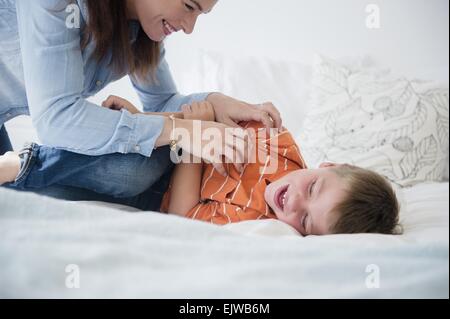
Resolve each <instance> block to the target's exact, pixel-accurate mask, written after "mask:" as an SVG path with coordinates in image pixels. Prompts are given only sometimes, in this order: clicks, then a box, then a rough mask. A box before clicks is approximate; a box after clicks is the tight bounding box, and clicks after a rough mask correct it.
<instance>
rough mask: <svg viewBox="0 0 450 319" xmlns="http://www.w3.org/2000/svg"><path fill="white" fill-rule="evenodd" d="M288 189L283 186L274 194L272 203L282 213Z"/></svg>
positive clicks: (286, 186) (287, 186)
mask: <svg viewBox="0 0 450 319" xmlns="http://www.w3.org/2000/svg"><path fill="white" fill-rule="evenodd" d="M288 189H289V185H285V186H282V187H280V188H279V189H278V190H277V191H276V192H275V196H274V200H273V201H274V203H275V205H277V207H278V208H279V209H280V210H281V211H284V205H285V204H286V198H287V196H286V194H287V191H288Z"/></svg>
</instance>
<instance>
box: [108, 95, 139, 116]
mask: <svg viewBox="0 0 450 319" xmlns="http://www.w3.org/2000/svg"><path fill="white" fill-rule="evenodd" d="M102 106H103V107H106V108H108V109H111V110H116V111H120V110H122V109H125V110H127V111H128V112H130V113H131V114H138V113H142V112H141V111H139V110H138V109H137V108H136V107H135V106H134V105H133V104H131V103H130V102H129V101H128V100H125V99H123V98H121V97H118V96H115V95H110V96H109V97H108V98H107V99H106V100H105V101H103V103H102Z"/></svg>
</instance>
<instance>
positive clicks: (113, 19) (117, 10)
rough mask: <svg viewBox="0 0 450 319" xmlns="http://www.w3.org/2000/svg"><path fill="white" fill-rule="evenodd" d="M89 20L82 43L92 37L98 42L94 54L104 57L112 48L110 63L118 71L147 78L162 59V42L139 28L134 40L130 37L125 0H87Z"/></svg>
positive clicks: (98, 57) (84, 43)
mask: <svg viewBox="0 0 450 319" xmlns="http://www.w3.org/2000/svg"><path fill="white" fill-rule="evenodd" d="M87 6H88V11H89V21H88V22H87V27H86V29H85V30H84V35H83V42H82V46H86V44H87V43H88V41H89V40H90V39H93V40H94V41H95V42H96V47H95V51H94V58H95V59H96V60H97V61H101V60H102V59H103V58H105V57H106V55H107V54H108V51H109V50H110V49H111V50H112V60H111V67H112V68H113V69H114V70H115V71H117V72H121V73H122V72H126V71H129V72H130V73H133V74H136V75H137V76H138V77H140V78H142V79H144V78H147V79H148V77H147V76H148V75H149V73H150V72H151V73H152V78H154V77H153V76H154V71H155V70H156V67H157V66H158V63H159V55H160V44H159V43H158V42H155V41H153V40H151V39H150V38H149V37H148V36H147V35H146V34H145V32H144V31H143V30H142V28H140V30H139V34H138V36H137V39H136V41H135V42H134V43H131V40H130V31H129V21H128V17H127V6H126V1H125V0H87Z"/></svg>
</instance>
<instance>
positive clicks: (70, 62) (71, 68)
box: [16, 0, 182, 156]
mask: <svg viewBox="0 0 450 319" xmlns="http://www.w3.org/2000/svg"><path fill="white" fill-rule="evenodd" d="M71 3H72V1H70V0H38V1H36V0H33V1H30V0H16V11H17V19H18V27H19V35H20V45H21V52H22V64H23V70H24V78H25V87H26V92H27V100H28V105H29V109H30V114H31V117H32V120H33V124H34V126H35V128H36V130H37V133H38V136H39V138H40V140H41V141H42V142H43V143H44V144H46V145H48V146H52V147H56V148H59V149H63V150H68V151H71V152H76V153H80V154H86V155H104V154H110V153H139V154H142V155H144V156H151V154H152V152H153V150H154V146H155V142H156V140H157V139H158V137H159V136H160V134H161V132H162V129H163V123H164V118H163V117H161V116H149V115H132V114H130V113H129V112H127V111H123V112H118V111H113V110H109V109H106V108H103V107H101V106H99V105H96V104H93V103H90V102H89V101H87V100H86V99H85V96H83V91H84V87H85V83H84V81H85V75H84V62H83V56H82V51H81V45H80V29H77V28H68V27H67V26H66V19H67V17H68V13H66V7H67V6H68V5H69V4H71ZM164 69H165V67H162V68H161V71H162V74H163V75H164V74H165V72H166V71H164ZM167 72H168V71H167ZM165 76H166V77H167V78H170V75H167V74H166V75H165ZM166 85H167V83H166V81H165V80H164V79H163V81H162V86H161V87H160V88H159V90H158V89H156V90H154V91H153V92H152V91H151V90H146V88H145V87H144V88H143V90H142V93H141V98H142V95H143V96H146V97H144V99H143V100H145V101H148V102H149V103H151V102H154V101H156V103H159V105H158V106H157V107H154V108H155V109H158V108H159V106H161V109H162V110H165V109H168V110H169V109H170V108H174V109H176V107H175V105H177V104H179V101H181V100H182V99H181V100H180V99H179V98H177V97H176V96H177V94H176V92H173V90H175V87H174V86H172V84H170V87H166ZM169 91H172V94H171V95H170V96H168V95H166V94H164V93H165V92H169ZM161 92H163V93H162V94H159V93H161ZM175 100H176V101H177V102H175ZM158 101H159V102H158ZM180 103H182V102H180ZM147 107H148V108H152V107H150V106H148V105H147Z"/></svg>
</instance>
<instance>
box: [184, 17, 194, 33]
mask: <svg viewBox="0 0 450 319" xmlns="http://www.w3.org/2000/svg"><path fill="white" fill-rule="evenodd" d="M196 23H197V15H195V16H192V15H191V16H188V17H186V19H185V20H184V22H183V31H184V33H186V34H192V32H194V29H195V24H196Z"/></svg>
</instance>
